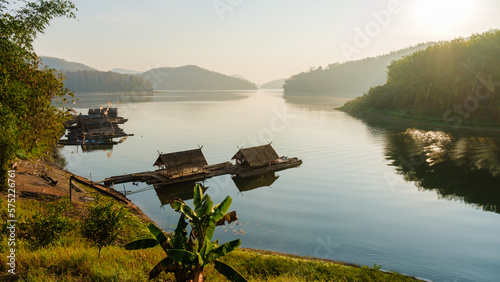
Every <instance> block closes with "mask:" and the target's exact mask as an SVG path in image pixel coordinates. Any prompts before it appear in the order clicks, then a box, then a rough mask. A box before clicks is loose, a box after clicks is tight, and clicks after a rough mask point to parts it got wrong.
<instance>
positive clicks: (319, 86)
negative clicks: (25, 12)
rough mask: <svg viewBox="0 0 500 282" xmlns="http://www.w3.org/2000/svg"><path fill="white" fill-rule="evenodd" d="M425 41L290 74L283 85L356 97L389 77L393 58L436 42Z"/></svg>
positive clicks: (292, 91) (296, 91) (297, 91)
mask: <svg viewBox="0 0 500 282" xmlns="http://www.w3.org/2000/svg"><path fill="white" fill-rule="evenodd" d="M435 44H436V43H435V42H430V43H422V44H419V45H417V46H413V47H409V48H406V49H402V50H399V51H395V52H392V53H390V54H387V55H382V56H378V57H371V58H366V59H363V60H358V61H349V62H345V63H342V64H340V63H335V64H331V65H329V66H327V67H326V68H324V69H323V68H322V67H318V68H316V69H311V70H309V71H308V72H302V73H299V74H296V75H294V76H292V77H290V78H289V79H288V80H286V81H285V85H284V86H283V88H284V90H285V95H312V96H337V97H349V98H354V97H357V96H361V95H362V94H363V93H365V92H367V91H368V90H369V89H370V88H371V87H373V86H377V85H382V84H384V83H385V82H386V80H387V75H386V71H387V67H388V66H389V65H390V64H391V62H392V61H393V60H398V59H401V57H403V56H406V55H409V54H411V53H413V52H415V51H418V50H422V49H426V48H427V47H429V46H432V45H435Z"/></svg>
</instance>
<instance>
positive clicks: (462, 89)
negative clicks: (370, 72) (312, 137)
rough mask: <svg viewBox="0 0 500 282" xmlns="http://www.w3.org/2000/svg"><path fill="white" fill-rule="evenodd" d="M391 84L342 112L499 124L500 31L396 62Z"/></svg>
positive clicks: (390, 74)
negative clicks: (377, 113) (396, 114)
mask: <svg viewBox="0 0 500 282" xmlns="http://www.w3.org/2000/svg"><path fill="white" fill-rule="evenodd" d="M387 75H388V78H387V82H386V83H385V84H384V85H382V86H377V87H373V88H371V89H370V91H369V92H368V93H367V94H366V95H364V96H362V97H358V98H357V99H355V100H353V101H351V102H348V103H347V104H346V105H344V106H343V107H342V109H344V110H346V111H367V110H376V111H379V112H380V111H382V112H394V111H396V112H398V113H404V114H406V115H409V116H417V117H426V118H435V119H439V120H441V121H444V122H451V123H453V124H455V125H460V123H461V122H467V121H470V122H479V123H482V122H494V123H496V126H498V122H499V121H500V30H493V31H489V32H486V33H483V34H476V35H473V36H471V37H470V38H468V39H455V40H453V41H450V42H446V43H441V44H438V45H435V46H432V47H429V48H427V49H425V50H422V51H419V52H416V53H414V54H412V55H409V56H406V57H404V58H402V59H400V60H398V61H394V62H392V64H391V65H390V66H389V67H388V72H387Z"/></svg>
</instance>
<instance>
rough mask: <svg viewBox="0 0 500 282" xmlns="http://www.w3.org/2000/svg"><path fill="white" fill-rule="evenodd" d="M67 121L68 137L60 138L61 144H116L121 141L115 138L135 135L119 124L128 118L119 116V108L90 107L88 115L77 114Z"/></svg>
mask: <svg viewBox="0 0 500 282" xmlns="http://www.w3.org/2000/svg"><path fill="white" fill-rule="evenodd" d="M73 112H74V113H75V114H74V115H73V116H72V118H70V119H69V120H68V121H66V122H65V128H66V130H67V134H66V135H65V137H66V139H61V140H59V144H61V145H82V146H85V145H116V144H119V143H120V142H117V141H113V138H123V137H128V136H134V135H133V134H127V133H125V132H124V131H123V130H122V129H121V128H120V127H119V126H118V125H119V124H124V123H125V122H127V119H125V118H123V117H119V116H118V109H117V108H106V109H104V108H99V109H89V111H88V115H82V114H80V115H77V113H76V111H74V110H73Z"/></svg>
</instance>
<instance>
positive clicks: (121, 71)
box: [111, 68, 142, 74]
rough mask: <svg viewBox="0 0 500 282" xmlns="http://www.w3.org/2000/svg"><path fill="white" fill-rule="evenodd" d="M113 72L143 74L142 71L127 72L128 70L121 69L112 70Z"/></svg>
mask: <svg viewBox="0 0 500 282" xmlns="http://www.w3.org/2000/svg"><path fill="white" fill-rule="evenodd" d="M111 71H112V72H117V73H121V74H141V73H142V72H141V71H135V70H127V69H120V68H115V69H112V70H111Z"/></svg>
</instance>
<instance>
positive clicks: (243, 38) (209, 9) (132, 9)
mask: <svg viewBox="0 0 500 282" xmlns="http://www.w3.org/2000/svg"><path fill="white" fill-rule="evenodd" d="M73 2H74V3H75V5H76V6H77V8H78V11H77V12H76V16H77V20H74V19H67V18H58V19H55V20H53V21H52V22H51V24H50V26H49V27H48V28H47V29H46V31H45V33H44V34H41V35H39V36H38V38H37V39H36V41H35V51H36V52H37V54H38V55H40V56H51V57H56V58H62V59H65V60H67V61H73V62H79V63H83V64H86V65H89V66H91V67H93V68H96V69H98V70H102V71H109V70H111V69H113V68H124V69H130V70H136V71H147V70H150V69H153V68H158V67H179V66H184V65H198V66H200V67H203V68H205V69H209V70H212V71H216V72H220V73H223V74H227V75H234V74H238V75H241V76H243V77H245V78H246V79H248V80H250V81H252V82H255V83H258V84H260V83H266V82H269V81H271V80H275V79H280V78H288V77H290V76H291V75H294V74H297V73H300V72H303V71H307V70H309V69H310V68H311V67H314V68H316V67H319V66H323V67H325V66H327V65H329V64H333V63H336V62H345V61H349V60H358V59H362V58H366V57H373V56H378V55H383V54H387V53H390V52H391V51H396V50H399V49H403V48H407V47H409V46H414V45H417V44H419V43H423V42H429V41H441V40H452V39H454V38H457V37H468V36H470V35H472V34H475V33H483V32H485V31H488V30H491V29H497V28H500V16H499V15H500V1H498V0H458V1H457V0H380V1H379V0H377V1H374V0H370V1H369V0H351V1H345V0H344V1H340V0H308V1H306V0H286V1H285V0H276V1H270V0H203V1H199V0H146V1H144V0H143V1H139V0H105V1H102V0H99V1H97V0H75V1H73Z"/></svg>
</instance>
